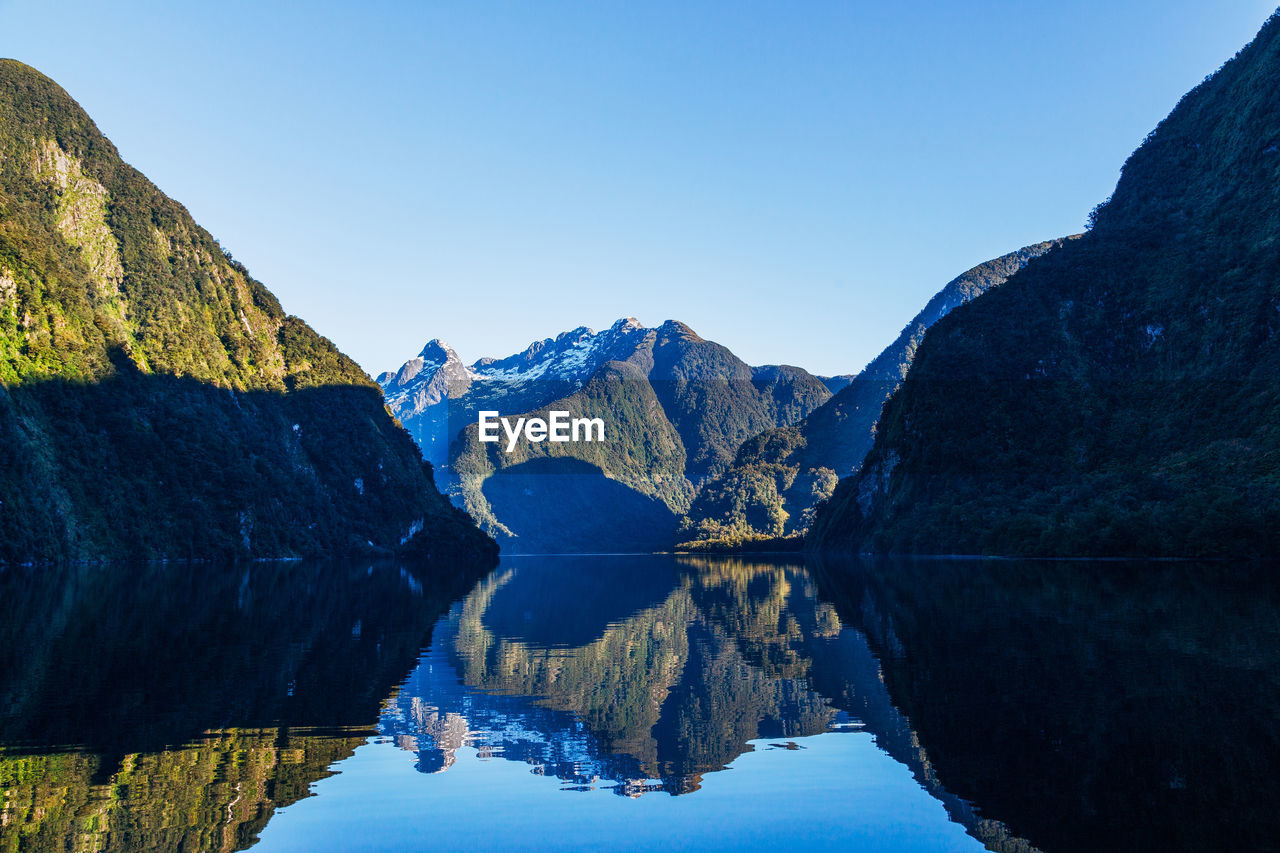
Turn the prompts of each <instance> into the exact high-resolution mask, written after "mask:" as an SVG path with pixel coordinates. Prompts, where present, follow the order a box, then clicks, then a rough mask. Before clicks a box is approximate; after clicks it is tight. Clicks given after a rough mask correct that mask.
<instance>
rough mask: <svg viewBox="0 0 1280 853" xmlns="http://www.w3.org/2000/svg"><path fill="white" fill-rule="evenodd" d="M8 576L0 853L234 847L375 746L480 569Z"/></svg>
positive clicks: (171, 570) (2, 618) (100, 571)
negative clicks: (444, 618) (396, 694)
mask: <svg viewBox="0 0 1280 853" xmlns="http://www.w3.org/2000/svg"><path fill="white" fill-rule="evenodd" d="M437 575H438V577H439V578H440V580H439V581H438V582H431V581H429V580H424V579H423V578H421V577H419V576H416V575H415V574H414V573H412V572H409V571H407V570H405V569H403V568H401V567H399V566H394V565H379V566H372V565H368V564H365V565H358V566H349V565H346V566H344V565H332V564H329V565H301V564H293V563H287V564H269V563H268V564H254V565H251V566H247V567H243V568H240V569H230V568H228V567H225V566H219V567H211V566H182V565H156V564H152V565H142V566H127V565H120V564H117V565H110V566H71V567H66V568H63V569H59V568H55V567H49V566H42V567H38V568H31V569H28V568H23V567H9V568H3V567H0V793H2V794H3V797H2V799H0V850H14V849H17V850H24V851H25V850H31V851H38V850H112V851H116V850H119V851H130V850H147V851H151V850H228V851H229V850H239V849H243V848H244V847H247V846H249V845H251V844H253V843H254V840H255V839H256V837H257V834H258V833H259V832H260V831H261V830H262V828H263V827H264V826H265V825H266V823H267V821H268V820H269V819H270V818H271V816H272V814H273V813H274V812H275V810H276V809H277V808H280V807H282V806H285V805H288V804H290V803H292V802H294V801H296V800H299V799H301V798H303V797H306V796H308V789H309V786H310V784H311V783H312V782H314V781H316V780H317V779H321V778H324V777H325V776H327V775H329V774H330V772H331V771H330V770H329V767H330V766H331V765H332V764H334V763H335V762H337V761H340V760H342V759H344V758H346V757H348V756H350V755H351V754H352V752H353V751H354V750H355V749H356V747H358V746H359V745H361V744H363V743H364V742H365V740H366V738H367V737H368V736H369V735H370V734H371V733H372V730H371V728H370V723H371V722H372V721H373V720H375V719H376V718H377V715H378V709H379V706H380V703H381V702H382V700H383V698H384V697H385V696H386V694H387V693H388V692H389V691H390V690H391V688H392V686H393V685H394V684H395V683H396V681H397V680H399V679H400V678H402V677H403V675H404V673H405V672H406V671H407V670H408V669H409V667H410V666H412V664H413V661H414V659H415V656H416V654H417V652H418V650H419V649H420V648H421V647H422V644H423V643H424V642H425V641H427V640H428V639H429V637H430V632H431V628H432V624H433V623H434V622H435V621H436V620H437V619H438V618H439V616H440V614H441V613H443V612H444V611H445V609H446V608H447V607H448V605H449V603H450V601H451V600H452V599H453V598H455V597H456V596H458V595H460V594H461V593H462V592H464V591H465V590H466V589H467V587H468V586H469V583H470V580H469V579H473V578H474V577H476V574H474V573H473V574H470V575H469V576H468V574H467V572H465V571H463V570H462V568H461V567H455V566H450V567H447V570H442V571H439V572H438V573H437Z"/></svg>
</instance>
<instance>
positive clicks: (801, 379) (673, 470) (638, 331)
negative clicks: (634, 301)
mask: <svg viewBox="0 0 1280 853" xmlns="http://www.w3.org/2000/svg"><path fill="white" fill-rule="evenodd" d="M378 382H379V384H380V385H381V386H382V389H383V393H384V395H385V397H386V400H387V405H388V407H390V409H391V411H392V413H393V414H395V415H396V417H397V418H399V419H400V420H401V422H403V423H404V425H405V427H406V428H407V429H408V430H409V432H410V434H411V435H413V436H414V438H415V439H416V440H417V441H418V442H419V444H420V445H421V447H422V448H423V451H424V453H425V454H426V455H427V458H428V459H429V460H430V461H431V462H432V463H433V464H435V465H436V466H437V467H436V471H437V481H438V482H439V483H441V485H442V486H443V487H445V488H447V489H448V490H449V491H450V493H451V495H452V497H453V498H454V500H455V501H456V502H457V503H458V504H459V505H460V506H462V507H464V508H466V509H467V510H468V511H469V512H471V514H472V515H473V516H474V517H475V518H476V519H477V520H478V521H480V522H481V523H482V524H483V525H484V526H485V527H486V529H488V530H490V531H492V532H494V533H495V534H496V535H498V536H499V538H500V540H501V541H502V542H503V543H504V547H507V548H509V549H513V550H518V551H545V550H550V549H554V550H568V551H598V550H606V551H647V550H654V549H665V548H669V547H670V546H671V545H672V544H673V542H674V536H675V524H676V521H677V519H678V517H679V515H680V514H681V513H683V512H684V511H685V510H687V509H688V506H689V500H690V498H691V496H692V495H693V494H694V492H695V491H696V489H697V488H698V487H699V486H700V485H701V483H703V482H704V481H706V480H707V479H708V478H710V477H713V476H715V475H716V474H717V473H718V472H719V471H721V470H723V469H724V468H725V467H726V466H727V465H728V464H729V462H730V461H731V460H732V458H733V454H734V452H735V451H736V449H737V447H738V445H739V444H741V442H742V441H743V440H744V439H746V438H748V437H749V436H751V435H754V434H756V433H759V432H760V431H762V430H765V429H769V428H772V427H777V426H781V425H786V424H790V423H794V422H796V421H797V420H799V419H800V418H802V417H804V416H805V415H806V414H808V413H809V412H811V411H812V410H813V409H814V408H815V407H817V406H818V405H820V404H821V403H823V402H824V401H825V400H827V399H828V398H829V397H830V396H831V392H830V391H829V390H828V388H827V386H826V384H824V382H823V380H821V379H819V378H817V377H815V376H812V375H811V374H809V373H808V372H806V371H804V370H801V369H800V368H796V367H788V366H766V367H751V366H750V365H747V364H746V363H744V362H743V361H742V360H741V359H739V358H738V357H737V356H735V355H734V354H733V353H732V352H730V351H729V350H728V349H726V348H725V347H723V346H721V345H719V344H717V343H714V342H712V341H708V340H704V339H703V338H701V337H699V336H698V335H697V334H696V333H695V332H694V331H693V330H692V329H690V328H689V327H688V326H686V325H684V324H683V323H679V322H676V321H674V320H669V321H667V322H666V323H664V324H662V325H661V326H659V327H657V328H646V327H645V326H643V325H641V324H640V323H639V322H637V321H636V320H635V319H633V318H627V319H623V320H619V321H618V322H616V323H614V324H613V325H612V326H611V327H610V328H608V329H606V330H604V331H602V332H594V331H592V330H591V329H587V328H585V327H582V328H577V329H574V330H572V331H570V332H565V333H564V334H561V335H559V336H557V337H555V338H548V339H546V340H543V341H539V342H537V343H534V344H532V345H531V346H529V347H528V348H527V349H526V350H524V351H523V352H520V353H517V354H516V355H513V356H510V357H508V358H504V359H500V360H499V359H491V358H486V359H480V360H479V361H477V362H475V363H473V364H471V365H469V366H467V365H463V364H462V363H461V362H460V361H459V360H458V358H457V356H456V355H454V354H453V352H452V350H450V349H449V348H448V347H447V346H445V345H444V344H442V343H440V342H439V341H433V342H432V343H431V344H428V345H427V347H426V348H425V349H424V350H423V353H422V354H421V355H420V356H418V357H417V358H415V359H412V360H410V361H408V362H406V363H405V364H404V365H403V366H402V367H401V368H400V369H399V370H398V371H395V372H387V373H383V374H382V375H381V376H379V377H378ZM552 410H558V411H568V412H570V413H572V415H573V416H574V417H599V418H601V420H602V421H603V422H604V424H605V441H603V442H593V443H572V442H569V443H559V444H553V443H550V442H543V443H531V442H528V441H523V440H522V441H521V442H520V443H519V444H518V446H516V447H515V448H514V449H513V451H512V452H508V451H507V450H506V446H505V440H504V441H503V442H499V443H485V442H481V441H479V439H478V435H477V430H476V424H477V418H478V413H479V412H480V411H497V412H499V413H501V415H502V416H504V417H507V418H509V419H512V420H514V419H515V418H517V417H520V416H528V417H534V416H536V417H541V418H546V417H547V416H548V412H549V411H552Z"/></svg>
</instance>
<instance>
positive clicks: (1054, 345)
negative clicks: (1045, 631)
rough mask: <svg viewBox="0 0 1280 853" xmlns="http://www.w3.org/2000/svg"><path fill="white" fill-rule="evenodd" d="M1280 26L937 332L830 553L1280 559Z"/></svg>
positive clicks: (832, 523)
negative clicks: (1081, 216)
mask: <svg viewBox="0 0 1280 853" xmlns="http://www.w3.org/2000/svg"><path fill="white" fill-rule="evenodd" d="M1277 81H1280V18H1278V17H1276V16H1273V17H1272V18H1271V19H1269V20H1268V21H1267V22H1266V24H1265V25H1264V26H1263V27H1262V29H1261V31H1260V32H1259V33H1258V35H1257V37H1256V38H1255V39H1254V41H1253V42H1252V43H1250V44H1249V45H1248V46H1247V47H1245V48H1244V49H1243V50H1241V51H1240V52H1239V53H1238V54H1237V55H1236V56H1235V57H1234V58H1233V59H1232V60H1230V61H1229V62H1227V63H1226V64H1225V65H1224V66H1223V67H1222V68H1221V69H1220V70H1219V71H1218V72H1217V73H1215V74H1213V75H1212V76H1210V77H1209V78H1207V79H1206V80H1205V81H1204V82H1203V83H1202V84H1200V85H1199V86H1197V87H1196V88H1195V89H1193V90H1192V91H1191V92H1190V93H1188V94H1187V95H1186V96H1185V97H1183V98H1182V100H1181V101H1180V102H1179V103H1178V105H1177V106H1176V107H1175V108H1174V110H1173V112H1172V113H1170V115H1169V116H1168V117H1167V118H1166V119H1165V120H1164V121H1162V122H1161V123H1160V124H1159V126H1158V127H1157V128H1156V129H1155V130H1154V131H1153V132H1152V133H1151V134H1150V135H1149V136H1148V137H1147V138H1146V139H1145V140H1144V141H1143V143H1142V144H1141V146H1140V147H1139V148H1138V149H1137V151H1135V152H1134V153H1133V155H1132V156H1131V157H1130V158H1129V159H1128V161H1127V162H1126V163H1125V165H1124V169H1123V171H1122V173H1121V177H1120V180H1119V182H1118V183H1117V185H1116V189H1115V192H1114V194H1113V195H1112V197H1111V199H1110V200H1109V201H1107V202H1105V203H1103V204H1102V205H1100V206H1099V207H1098V208H1097V209H1096V210H1095V211H1094V213H1093V215H1092V216H1091V217H1090V218H1091V222H1092V228H1091V229H1090V230H1089V231H1088V232H1087V233H1086V234H1085V235H1084V236H1083V237H1081V238H1080V239H1079V240H1076V241H1073V242H1072V243H1070V244H1068V245H1065V246H1063V247H1062V248H1060V249H1058V250H1057V251H1054V252H1051V253H1049V254H1048V255H1046V256H1045V257H1043V258H1041V259H1040V260H1038V261H1037V262H1036V263H1034V264H1032V265H1031V266H1029V267H1028V268H1027V269H1026V270H1024V271H1023V272H1021V273H1019V274H1018V275H1017V276H1016V277H1015V278H1014V279H1013V280H1012V281H1010V282H1009V284H1007V285H1006V286H1004V287H1001V288H997V289H996V290H994V291H992V292H991V293H988V294H986V295H984V296H982V297H981V298H979V299H976V300H974V301H973V302H972V303H971V304H969V305H967V306H964V307H962V308H958V309H956V310H955V311H953V312H952V313H951V314H950V315H949V316H948V317H946V318H944V319H943V320H940V321H939V322H938V323H937V324H936V325H935V326H934V327H933V328H932V329H930V331H929V333H928V335H926V336H925V339H924V342H923V343H922V344H921V346H920V349H919V351H918V352H917V354H916V359H915V363H914V364H913V366H912V369H911V372H910V373H909V374H908V376H907V378H906V380H905V381H904V382H903V384H902V387H901V388H900V389H899V391H898V392H897V393H896V394H895V395H894V397H893V398H892V400H890V402H889V404H888V405H887V406H886V407H885V412H884V416H883V418H882V419H881V427H880V430H879V432H878V434H877V436H876V441H875V444H874V446H873V448H872V449H871V451H870V453H869V455H868V456H867V459H866V462H865V464H864V466H863V468H862V470H861V471H860V472H859V473H858V474H857V475H856V476H855V477H853V478H852V479H849V480H847V481H844V482H842V483H841V484H840V485H839V487H837V489H836V493H835V494H834V495H833V497H832V499H831V501H830V503H829V504H828V505H827V507H826V509H825V510H824V511H823V512H821V513H820V514H819V516H818V518H817V519H816V520H815V522H814V525H813V528H812V532H811V543H812V545H813V546H814V547H817V548H856V549H859V550H877V551H884V550H887V551H914V552H935V553H937V552H944V553H955V552H964V553H974V552H989V553H1002V554H1035V555H1057V556H1086V555H1089V556H1093V555H1145V556H1179V557H1181V556H1195V555H1212V556H1275V555H1277V554H1280V428H1278V427H1277V425H1278V424H1280V381H1278V377H1280V86H1278V85H1277Z"/></svg>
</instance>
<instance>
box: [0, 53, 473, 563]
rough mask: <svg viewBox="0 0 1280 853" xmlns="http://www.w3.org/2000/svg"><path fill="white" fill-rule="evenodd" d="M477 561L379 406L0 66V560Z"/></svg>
mask: <svg viewBox="0 0 1280 853" xmlns="http://www.w3.org/2000/svg"><path fill="white" fill-rule="evenodd" d="M402 546H405V547H411V548H417V549H420V550H425V551H427V552H431V553H437V554H445V553H464V552H467V553H469V552H484V551H492V545H491V543H490V544H486V542H485V540H484V538H483V537H482V536H480V535H479V534H478V533H477V532H475V531H474V529H473V527H472V525H470V524H469V523H468V521H467V519H466V518H465V517H463V516H462V515H461V514H459V513H457V512H456V511H455V510H453V509H452V508H451V507H450V506H449V504H448V503H447V502H446V501H445V500H444V499H443V498H442V497H441V496H440V495H439V493H438V492H437V491H436V490H435V488H434V486H433V484H432V483H431V480H430V474H429V471H426V470H424V467H423V464H422V460H421V457H420V455H419V453H418V451H417V449H416V448H415V446H414V445H413V443H412V441H411V440H410V439H409V437H408V436H406V435H405V434H404V432H403V430H400V429H398V428H397V427H396V426H395V425H394V423H393V421H392V419H391V418H390V417H388V416H387V415H386V412H385V410H384V409H383V407H382V404H381V399H380V395H379V393H378V389H377V386H376V385H374V384H373V383H372V382H370V381H369V379H368V377H366V376H365V375H364V373H363V372H362V371H361V370H360V369H359V367H358V366H357V365H356V364H355V363H354V362H352V361H351V360H350V359H349V358H347V357H346V356H344V355H343V354H342V353H340V352H339V351H338V350H337V349H336V348H335V347H334V346H333V344H332V343H330V342H329V341H328V340H326V339H324V338H322V337H320V336H319V335H318V334H316V333H315V332H314V331H313V330H312V329H311V328H310V327H308V326H307V325H306V324H305V323H303V322H302V321H301V320H299V319H298V318H296V317H291V316H289V315H287V314H285V312H284V311H283V309H282V308H281V307H280V304H279V302H277V301H276V299H275V297H274V296H272V295H271V293H270V292H269V291H268V290H267V289H266V288H265V287H263V285H262V284H260V283H259V282H257V281H255V280H254V279H253V278H252V277H251V276H250V275H249V273H248V271H247V270H246V269H245V268H244V266H243V265H241V264H239V263H237V262H236V261H234V260H233V259H232V258H231V256H230V255H229V254H227V253H225V252H224V251H223V250H222V248H221V247H220V246H219V244H218V243H217V241H215V240H214V239H213V237H211V236H210V235H209V233H208V232H207V231H205V230H204V229H202V228H200V227H199V226H198V225H197V224H196V223H195V222H194V221H193V220H192V219H191V217H190V215H189V214H188V213H187V211H186V210H185V209H184V208H183V207H182V206H181V205H180V204H178V203H177V202H175V201H173V200H172V199H170V198H168V197H166V196H165V195H164V194H163V193H161V192H160V191H159V190H158V189H156V187H155V186H153V185H152V184H151V183H150V182H149V181H148V180H147V179H146V178H145V177H143V176H142V175H141V174H139V173H138V172H137V171H136V170H134V169H132V168H130V167H129V166H128V165H126V164H125V163H124V162H123V161H122V160H121V159H120V156H119V154H118V153H117V151H116V149H115V147H114V146H113V145H112V144H111V143H110V142H109V141H108V140H107V139H106V138H105V137H103V136H102V134H101V133H100V132H99V131H98V129H97V127H95V126H94V124H93V122H92V120H90V118H89V117H88V116H87V115H86V114H85V113H84V111H83V110H82V109H81V108H80V107H79V105H78V104H76V102H75V101H74V100H72V99H71V97H70V96H69V95H68V94H67V93H66V92H64V91H63V90H62V89H60V88H59V87H58V86H57V85H56V84H55V83H53V82H52V81H51V80H49V79H48V78H46V77H44V76H42V75H41V74H39V73H38V72H36V71H34V70H33V69H31V68H28V67H27V66H25V65H23V64H22V63H20V62H15V61H13V60H0V560H10V561H29V560H46V559H60V558H72V559H99V558H104V557H106V558H126V557H128V558H132V557H148V558H150V557H170V558H191V557H198V558H207V557H220V556H246V557H285V556H299V555H307V554H317V553H321V552H332V551H335V550H343V551H350V550H383V551H390V550H392V549H395V548H401V547H402Z"/></svg>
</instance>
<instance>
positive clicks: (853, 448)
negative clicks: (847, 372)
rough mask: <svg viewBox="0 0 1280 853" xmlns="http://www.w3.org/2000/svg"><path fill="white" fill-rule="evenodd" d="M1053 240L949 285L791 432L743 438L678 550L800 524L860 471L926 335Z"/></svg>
mask: <svg viewBox="0 0 1280 853" xmlns="http://www.w3.org/2000/svg"><path fill="white" fill-rule="evenodd" d="M1062 242H1063V241H1062V240H1055V241H1052V242H1047V243H1036V244H1035V245H1032V246H1027V247H1025V248H1023V249H1019V250H1018V251H1016V252H1010V253H1009V254H1007V255H1003V256H1001V257H999V258H996V259H995V260H991V261H987V262H986V263H984V264H979V265H978V266H976V267H974V268H973V269H971V270H969V271H967V272H965V273H963V274H962V275H960V276H957V277H956V278H954V279H952V280H951V281H950V282H948V283H947V285H946V286H945V287H943V288H942V290H940V291H938V293H936V294H935V295H934V297H933V298H932V299H930V300H929V302H928V303H927V304H926V305H925V307H924V308H923V309H922V310H921V311H920V313H919V314H917V315H916V316H915V317H913V318H912V320H911V322H910V323H908V324H907V326H906V328H904V329H903V330H902V333H901V334H900V335H898V337H897V339H896V340H894V342H893V343H891V344H889V346H887V347H885V349H884V350H883V351H881V353H880V354H879V355H877V356H876V357H875V358H874V359H873V360H872V361H871V363H870V364H868V365H867V366H866V368H865V369H863V371H862V372H861V373H859V374H858V375H857V376H854V377H852V378H846V377H831V378H830V379H825V380H824V381H825V382H826V383H827V386H828V387H829V388H831V389H832V391H833V392H835V393H834V396H832V397H831V399H829V400H827V401H826V402H825V403H823V404H822V405H821V406H819V407H818V408H817V409H814V410H813V411H812V412H810V413H809V414H808V415H807V416H806V417H804V418H802V419H801V420H800V421H799V422H797V423H795V424H793V425H791V426H786V427H780V428H776V429H771V430H766V431H765V432H762V433H760V434H759V435H756V436H753V437H752V438H750V439H748V440H747V441H745V442H743V444H742V446H741V447H739V448H738V452H737V455H736V457H735V458H734V461H733V464H732V465H731V466H729V467H728V468H727V469H726V470H725V471H723V472H722V473H721V474H719V475H718V476H716V477H715V478H714V479H713V480H711V481H710V482H708V483H707V484H706V485H705V486H704V487H703V488H702V489H701V491H699V493H698V495H697V496H696V497H695V498H694V500H693V503H692V505H691V506H690V508H689V512H688V514H687V515H686V516H685V518H684V519H683V520H682V522H681V528H682V529H681V533H682V535H683V537H685V538H687V539H689V540H691V541H690V542H688V543H686V544H689V545H691V546H694V547H698V546H697V545H695V543H720V544H728V545H738V544H741V543H743V542H746V541H750V540H753V539H763V538H767V537H776V536H787V535H792V534H795V533H799V532H803V531H804V530H805V529H806V528H808V526H809V524H810V522H811V521H812V516H813V511H814V508H815V507H816V506H817V504H818V503H819V502H820V501H822V500H825V499H826V498H828V497H830V496H831V492H832V490H833V489H834V488H835V485H836V482H837V480H838V479H839V478H840V477H847V476H849V475H850V474H853V473H854V472H855V471H857V470H858V468H859V466H861V465H862V460H863V459H864V458H865V457H866V455H867V451H868V450H870V449H871V443H872V440H873V439H874V438H875V433H876V421H877V420H878V419H879V417H880V411H881V409H882V407H883V406H884V401H885V400H886V399H887V398H888V397H889V395H890V394H892V393H893V391H894V389H895V388H897V387H898V385H899V384H900V383H901V382H902V379H903V377H904V376H906V375H907V370H908V368H909V367H910V366H911V361H912V359H913V358H914V357H915V353H916V348H917V347H919V345H920V341H921V340H922V339H923V338H924V333H925V331H926V330H928V328H929V327H930V326H932V325H933V324H934V323H936V322H937V321H938V320H940V319H942V318H943V317H945V316H946V315H947V314H949V313H950V312H951V310H952V309H953V308H956V307H958V306H960V305H963V304H964V303H966V302H968V301H970V300H972V299H974V298H976V297H978V296H981V295H982V294H983V293H986V292H987V291H988V290H990V289H991V288H993V287H996V286H997V285H1000V284H1003V283H1004V282H1005V281H1006V280H1007V279H1008V278H1009V277H1010V276H1011V275H1013V274H1014V273H1016V272H1018V271H1019V270H1021V269H1022V268H1023V267H1025V266H1026V265H1027V263H1028V262H1029V261H1030V260H1031V259H1033V258H1037V257H1039V256H1040V255H1043V254H1044V253H1045V252H1047V251H1049V250H1050V249H1053V248H1055V247H1057V246H1059V245H1061V244H1062ZM840 380H844V381H843V383H841V382H840ZM833 386H834V387H833Z"/></svg>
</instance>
